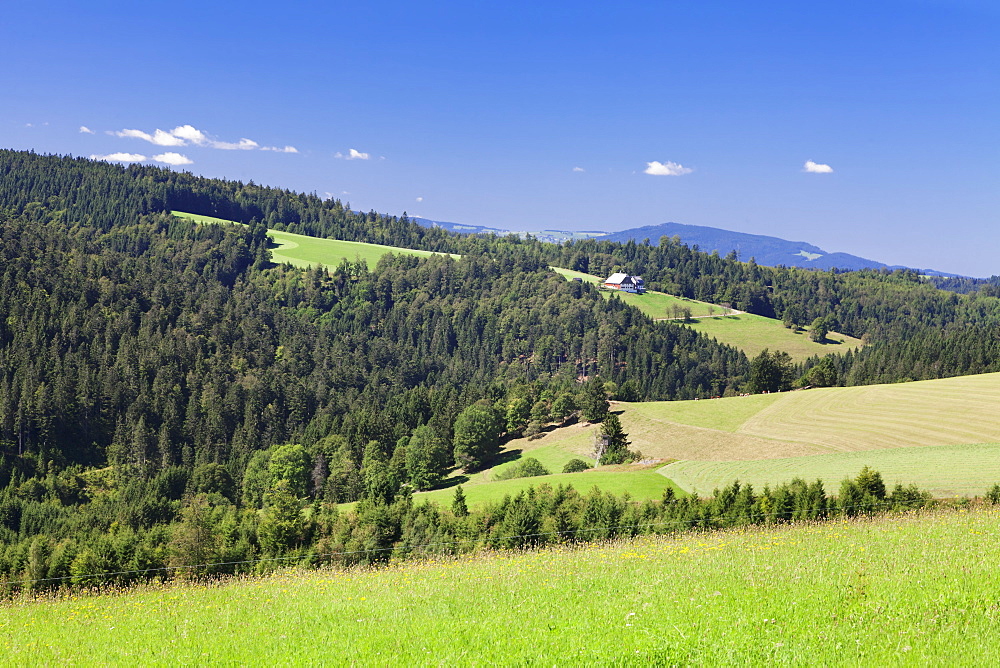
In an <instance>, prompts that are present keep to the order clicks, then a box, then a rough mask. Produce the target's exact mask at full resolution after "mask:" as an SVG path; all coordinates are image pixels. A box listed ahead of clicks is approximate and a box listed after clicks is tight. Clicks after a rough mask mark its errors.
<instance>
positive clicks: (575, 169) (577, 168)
mask: <svg viewBox="0 0 1000 668" xmlns="http://www.w3.org/2000/svg"><path fill="white" fill-rule="evenodd" d="M573 171H574V172H585V171H587V170H586V169H584V168H583V167H574V168H573Z"/></svg>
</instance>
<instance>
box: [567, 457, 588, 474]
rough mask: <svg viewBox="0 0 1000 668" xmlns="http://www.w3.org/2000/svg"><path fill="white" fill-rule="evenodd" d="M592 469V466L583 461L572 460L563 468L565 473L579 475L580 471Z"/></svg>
mask: <svg viewBox="0 0 1000 668" xmlns="http://www.w3.org/2000/svg"><path fill="white" fill-rule="evenodd" d="M589 468H590V464H588V463H587V462H585V461H584V460H582V459H571V460H569V461H568V462H566V466H564V467H563V470H562V472H563V473H579V472H580V471H586V470H587V469H589Z"/></svg>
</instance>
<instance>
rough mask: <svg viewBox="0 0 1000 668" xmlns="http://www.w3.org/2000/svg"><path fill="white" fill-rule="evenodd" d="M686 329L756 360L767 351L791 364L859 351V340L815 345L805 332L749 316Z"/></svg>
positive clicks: (836, 338) (837, 338) (832, 339)
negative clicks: (778, 352)
mask: <svg viewBox="0 0 1000 668" xmlns="http://www.w3.org/2000/svg"><path fill="white" fill-rule="evenodd" d="M685 326H686V327H691V328H692V329H694V330H696V331H699V332H701V333H702V334H704V335H705V336H709V337H712V338H713V339H715V340H716V341H718V342H719V343H725V344H726V345H730V346H733V347H735V348H739V349H740V350H742V351H743V352H744V353H746V356H747V357H755V356H757V355H759V354H760V353H761V351H763V350H764V349H765V348H768V349H770V350H771V351H775V350H783V351H785V352H786V353H788V354H789V355H791V357H792V359H793V360H795V361H802V360H804V359H807V358H809V357H812V356H813V355H819V356H820V357H822V356H823V355H826V354H828V353H845V352H847V351H848V350H849V349H851V348H859V347H861V340H860V339H855V338H854V337H851V336H847V335H846V334H838V333H837V332H830V334H829V336H827V341H828V342H827V343H816V342H815V341H813V340H812V339H810V338H809V334H808V332H804V331H800V332H793V331H792V330H790V329H788V328H787V327H785V326H784V325H783V324H782V323H781V321H780V320H775V319H774V318H765V317H764V316H762V315H754V314H752V313H740V314H739V315H727V316H725V317H722V318H701V319H696V320H695V322H692V323H688V324H686V325H685Z"/></svg>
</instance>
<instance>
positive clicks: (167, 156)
mask: <svg viewBox="0 0 1000 668" xmlns="http://www.w3.org/2000/svg"><path fill="white" fill-rule="evenodd" d="M153 160H155V161H157V162H162V163H163V164H165V165H192V164H194V160H192V159H191V158H189V157H187V156H186V155H181V154H180V153H174V152H173V151H167V152H166V153H161V154H160V155H154V156H153Z"/></svg>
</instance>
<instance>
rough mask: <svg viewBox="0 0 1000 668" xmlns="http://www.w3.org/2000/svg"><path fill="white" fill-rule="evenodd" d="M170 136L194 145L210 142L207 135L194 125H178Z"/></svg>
mask: <svg viewBox="0 0 1000 668" xmlns="http://www.w3.org/2000/svg"><path fill="white" fill-rule="evenodd" d="M170 134H172V135H173V136H175V137H178V138H179V139H184V140H186V141H189V142H191V143H193V144H204V143H205V142H207V141H208V137H206V136H205V133H204V132H202V131H201V130H199V129H197V128H196V127H194V126H192V125H178V126H177V127H176V128H174V129H173V130H171V131H170Z"/></svg>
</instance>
